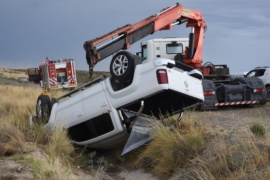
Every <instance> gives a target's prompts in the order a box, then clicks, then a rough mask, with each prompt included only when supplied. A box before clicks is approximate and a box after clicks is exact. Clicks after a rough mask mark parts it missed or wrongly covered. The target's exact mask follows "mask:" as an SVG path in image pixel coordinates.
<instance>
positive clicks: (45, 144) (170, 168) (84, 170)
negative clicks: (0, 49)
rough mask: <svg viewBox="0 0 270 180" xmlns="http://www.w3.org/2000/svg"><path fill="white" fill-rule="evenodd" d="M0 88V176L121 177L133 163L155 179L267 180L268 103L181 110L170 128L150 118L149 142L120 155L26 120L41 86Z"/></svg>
mask: <svg viewBox="0 0 270 180" xmlns="http://www.w3.org/2000/svg"><path fill="white" fill-rule="evenodd" d="M86 81H87V80H86ZM0 93H1V98H0V122H1V123H0V179H16V178H19V177H20V178H22V179H119V178H121V177H119V176H118V175H117V173H119V172H120V171H122V170H126V171H132V170H136V169H143V170H144V171H145V172H148V173H151V174H153V175H154V176H155V177H156V178H157V179H170V178H172V179H205V180H206V179H207V180H208V179H236V180H237V179H239V180H240V179H265V180H266V179H270V167H269V160H270V156H269V153H270V138H269V117H270V114H269V112H270V106H269V105H268V104H267V105H266V106H264V107H259V108H249V109H248V110H247V111H245V113H248V114H242V116H239V115H238V113H241V111H242V110H241V109H239V110H230V109H225V110H221V111H205V112H196V111H186V112H185V114H184V116H183V118H182V120H181V121H180V122H179V123H178V124H177V125H176V126H175V128H173V129H172V128H168V127H165V126H163V125H161V124H159V123H156V124H155V128H154V129H155V131H154V133H153V136H154V139H153V140H152V141H151V142H150V143H148V144H146V145H145V146H143V147H142V148H140V149H138V150H135V151H134V152H131V153H129V154H128V155H127V156H124V157H121V156H120V155H119V154H120V153H119V152H120V151H121V150H115V151H110V152H106V151H105V152H97V154H95V153H93V152H92V151H90V150H89V149H86V148H83V147H77V146H74V145H73V144H72V143H71V142H70V140H69V138H68V136H67V132H66V131H65V130H63V129H57V130H56V131H53V132H51V131H48V129H46V128H44V127H43V126H42V125H39V124H34V125H32V126H30V124H29V116H30V115H35V103H36V102H35V101H36V99H37V97H38V96H39V94H40V93H41V89H40V88H37V87H34V86H17V85H15V86H14V85H5V84H0ZM62 93H64V91H54V92H52V94H51V95H52V96H53V97H57V96H60V95H61V94H62ZM244 115H245V116H244ZM243 117H245V118H243ZM169 118H172V119H175V118H176V117H169Z"/></svg>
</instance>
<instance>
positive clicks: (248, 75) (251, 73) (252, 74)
mask: <svg viewBox="0 0 270 180" xmlns="http://www.w3.org/2000/svg"><path fill="white" fill-rule="evenodd" d="M255 73H256V71H250V72H249V73H248V74H247V77H254V76H255Z"/></svg>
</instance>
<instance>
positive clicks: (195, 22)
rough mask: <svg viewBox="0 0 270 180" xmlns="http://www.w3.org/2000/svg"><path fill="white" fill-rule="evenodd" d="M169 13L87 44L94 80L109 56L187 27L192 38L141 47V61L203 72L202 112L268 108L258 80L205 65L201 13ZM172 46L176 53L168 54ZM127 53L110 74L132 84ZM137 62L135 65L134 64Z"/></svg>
mask: <svg viewBox="0 0 270 180" xmlns="http://www.w3.org/2000/svg"><path fill="white" fill-rule="evenodd" d="M165 11H166V12H167V13H166V15H165V13H163V12H164V11H162V16H160V15H161V14H156V15H153V16H150V17H148V18H146V19H144V20H142V21H140V22H138V23H135V24H133V25H125V26H123V27H121V28H118V29H116V30H115V31H112V32H110V33H108V34H106V35H104V36H101V37H98V38H96V39H93V40H90V41H86V42H85V44H84V48H85V51H86V59H87V63H88V65H89V72H90V77H91V74H92V71H93V67H94V66H95V64H96V63H98V62H99V61H101V60H103V59H104V58H106V57H108V56H109V55H111V54H113V53H115V52H117V51H119V50H123V49H128V48H130V45H131V44H133V43H135V42H137V41H138V40H140V39H142V38H143V37H145V36H147V35H150V34H153V33H155V32H156V31H160V30H171V29H172V27H173V26H175V25H181V24H183V23H185V24H186V27H190V28H191V32H190V34H189V38H163V39H153V40H148V41H147V42H143V43H142V44H141V52H140V54H141V58H142V60H143V61H145V62H147V61H152V60H153V59H155V58H160V57H164V58H168V59H172V60H175V62H176V63H178V62H181V63H183V64H185V65H187V66H188V67H192V68H195V69H198V70H199V71H201V72H202V73H203V76H204V77H203V89H204V98H205V100H204V102H203V103H201V104H200V105H199V106H198V109H200V110H204V109H217V108H218V107H221V106H235V105H237V106H239V105H252V104H253V105H264V104H265V103H266V102H267V98H266V89H265V87H264V84H263V82H262V81H261V80H260V79H259V78H257V77H242V78H240V77H239V78H233V77H232V76H231V75H230V72H229V68H228V67H227V65H226V64H221V65H215V64H213V63H212V62H205V63H203V60H202V52H203V40H204V32H205V30H206V27H207V25H206V22H205V21H204V19H203V16H202V14H201V12H199V11H196V10H191V9H186V8H184V7H183V6H181V5H180V4H176V6H173V7H171V8H167V9H166V10H165ZM168 47H171V48H174V49H175V50H176V51H174V52H173V51H167V50H168V49H167V48H168ZM123 53H124V52H123V51H120V52H119V53H117V54H116V55H115V56H114V58H113V59H112V61H111V64H110V72H111V74H112V77H113V78H114V79H115V81H117V82H119V81H121V82H123V81H124V82H128V81H131V79H132V72H133V71H134V69H135V66H136V61H135V62H134V61H130V60H129V57H128V55H125V54H123ZM134 63H135V64H134Z"/></svg>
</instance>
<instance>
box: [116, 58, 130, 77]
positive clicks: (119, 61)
mask: <svg viewBox="0 0 270 180" xmlns="http://www.w3.org/2000/svg"><path fill="white" fill-rule="evenodd" d="M127 68H128V58H127V57H126V56H124V55H120V56H118V57H116V58H115V60H114V62H113V73H114V74H115V75H118V76H120V75H122V74H124V73H125V72H126V71H127Z"/></svg>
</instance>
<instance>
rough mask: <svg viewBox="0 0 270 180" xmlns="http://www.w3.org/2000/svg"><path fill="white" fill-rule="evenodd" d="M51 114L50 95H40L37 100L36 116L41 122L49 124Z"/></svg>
mask: <svg viewBox="0 0 270 180" xmlns="http://www.w3.org/2000/svg"><path fill="white" fill-rule="evenodd" d="M50 113H51V100H50V97H49V96H48V95H40V96H39V97H38V99H37V104H36V114H37V117H38V119H39V122H42V123H45V124H46V123H47V122H48V121H49V118H50Z"/></svg>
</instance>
